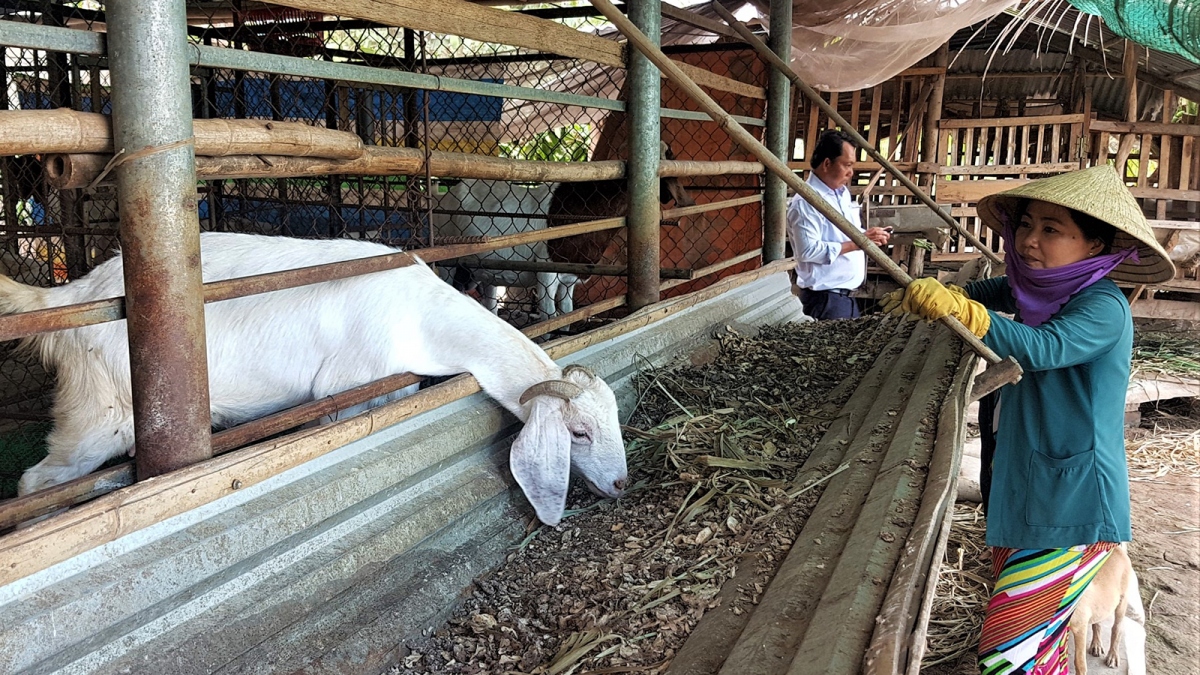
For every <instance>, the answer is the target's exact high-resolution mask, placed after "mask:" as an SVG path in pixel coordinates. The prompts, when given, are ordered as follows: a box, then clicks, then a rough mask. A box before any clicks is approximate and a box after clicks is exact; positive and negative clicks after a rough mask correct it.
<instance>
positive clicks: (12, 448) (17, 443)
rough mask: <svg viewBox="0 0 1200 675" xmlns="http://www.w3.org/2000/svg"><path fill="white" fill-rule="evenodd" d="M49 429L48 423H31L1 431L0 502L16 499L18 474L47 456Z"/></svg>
mask: <svg viewBox="0 0 1200 675" xmlns="http://www.w3.org/2000/svg"><path fill="white" fill-rule="evenodd" d="M50 427H51V424H50V423H49V422H30V423H24V424H20V425H18V426H17V427H15V428H10V429H7V430H5V431H2V432H0V499H11V498H12V497H16V496H17V481H18V480H20V478H21V474H22V473H25V469H28V468H29V467H31V466H33V465H34V464H37V463H38V462H40V461H42V458H43V457H45V456H46V436H47V435H48V434H49V433H50Z"/></svg>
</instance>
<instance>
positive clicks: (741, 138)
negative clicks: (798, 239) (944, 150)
mask: <svg viewBox="0 0 1200 675" xmlns="http://www.w3.org/2000/svg"><path fill="white" fill-rule="evenodd" d="M589 2H590V3H591V4H592V6H593V7H595V8H596V9H597V10H598V11H599V12H600V13H601V14H603V15H604V16H605V18H607V19H608V20H609V21H611V22H612V23H613V25H614V26H616V27H617V29H618V30H620V31H621V33H622V34H624V35H625V37H626V38H627V39H628V40H629V44H631V45H633V46H634V47H636V48H637V49H638V50H639V51H641V52H642V53H643V54H645V55H646V58H648V59H650V61H651V62H653V63H654V65H656V66H658V68H659V69H660V70H662V71H663V72H664V73H666V74H667V76H668V77H669V78H670V79H671V81H672V82H674V83H675V84H676V85H678V86H679V88H681V89H683V90H684V91H685V92H687V94H688V95H689V96H691V97H692V100H694V101H696V103H697V104H698V105H699V106H700V108H701V109H702V110H704V112H706V113H708V115H709V116H710V117H712V118H713V120H714V121H715V122H717V124H718V125H719V126H720V127H721V128H722V129H724V130H725V132H726V133H728V134H729V136H730V137H731V138H732V139H733V140H734V142H736V143H738V144H740V145H741V146H742V147H743V148H746V149H747V150H749V151H750V152H751V153H752V154H754V156H755V157H756V158H758V160H759V161H760V162H762V163H763V165H764V166H765V167H766V168H767V170H769V171H771V172H772V173H774V174H775V175H777V176H779V177H780V178H782V179H783V181H784V182H785V183H787V184H788V186H789V187H791V188H792V189H793V190H795V191H796V192H797V193H798V194H800V195H801V196H802V197H804V199H805V201H807V202H808V203H809V204H811V205H812V206H813V208H815V209H816V210H817V211H818V212H819V213H820V214H821V215H823V216H825V217H826V218H828V219H829V221H830V222H831V223H833V224H834V225H835V226H836V227H837V228H838V229H839V230H841V232H842V233H843V234H845V235H846V236H847V237H849V238H850V240H851V241H853V242H854V243H855V244H857V245H858V247H859V248H860V249H862V250H863V252H864V253H866V254H867V255H868V256H869V257H870V258H871V259H872V260H874V261H875V264H877V265H879V266H880V267H882V268H883V269H884V270H885V271H886V272H887V273H888V275H889V276H891V277H892V279H895V280H896V282H897V283H899V284H900V285H901V286H905V287H907V286H908V285H909V284H910V283H912V277H910V276H909V275H908V274H907V273H905V272H904V270H902V269H900V266H899V265H897V264H896V263H895V262H894V261H893V260H892V259H891V258H889V257H888V256H887V255H886V254H884V252H883V251H881V250H880V249H879V247H878V246H876V245H875V244H874V242H872V241H871V240H870V239H867V236H866V235H865V234H864V233H863V232H861V231H860V230H859V229H858V228H856V227H854V226H853V225H851V224H850V222H849V221H847V220H846V219H845V217H843V216H842V214H841V213H839V212H838V210H837V209H835V208H833V207H832V206H831V205H830V204H829V203H828V202H826V201H825V199H824V198H823V197H821V195H819V194H818V193H817V192H816V190H814V189H813V188H812V187H811V186H809V185H808V184H807V183H805V182H804V181H802V180H800V179H799V178H798V177H797V176H796V174H794V173H792V170H791V169H789V168H788V166H787V164H786V163H785V162H784V161H783V160H781V159H779V158H778V157H776V156H775V155H773V154H771V152H770V151H769V150H767V148H766V147H765V146H764V145H763V144H762V143H760V142H758V139H756V138H754V136H753V135H751V134H750V132H748V131H746V129H745V128H744V127H742V125H740V124H738V123H737V122H736V121H735V120H734V119H733V118H732V117H730V115H729V113H727V112H725V110H724V109H722V108H721V106H720V105H718V104H717V102H716V101H714V100H713V99H712V98H711V97H709V96H708V95H707V94H705V93H704V91H703V90H702V89H700V87H699V86H697V85H696V83H694V82H692V81H691V80H689V79H688V77H687V75H685V74H684V73H683V71H681V70H679V68H677V67H675V65H674V62H673V61H671V59H669V58H667V56H666V55H665V54H663V53H662V51H661V50H660V49H658V48H657V47H655V46H654V45H653V44H652V43H651V42H650V41H649V40H648V39H647V38H646V36H645V35H643V34H642V32H641V31H640V30H638V28H637V27H636V26H634V25H633V23H632V22H631V21H629V19H627V18H625V15H624V14H622V13H621V12H620V10H618V9H617V8H616V7H614V6H613V4H612V3H611V2H609V0H589ZM714 7H715V8H717V9H718V11H723V10H724V8H723V7H719V6H717V5H715V4H714ZM735 21H736V20H735ZM737 25H738V26H740V25H741V24H740V23H738V24H737ZM739 32H741V31H739ZM750 37H751V38H753V39H754V40H756V41H758V38H756V37H754V36H753V34H751V35H750ZM759 45H762V42H761V41H758V45H756V47H757V46H759ZM764 48H765V46H764ZM767 52H769V53H771V55H772V56H774V53H773V52H770V50H767ZM781 63H782V61H781ZM784 67H785V68H786V64H784ZM790 70H791V69H790V68H789V69H787V72H790ZM793 74H794V73H793ZM814 94H815V92H814ZM816 98H818V99H819V98H820V96H816ZM834 114H837V113H836V111H834ZM860 138H861V137H860ZM875 154H876V155H877V156H876V157H875V160H876V161H880V160H882V159H883V158H882V157H881V156H878V153H875ZM885 161H886V160H885ZM881 163H882V162H881ZM896 173H897V174H899V172H898V171H897V172H896ZM900 175H901V176H902V174H900ZM903 180H908V179H907V178H903ZM909 184H910V186H911V181H909ZM912 187H915V186H912ZM912 187H910V188H909V189H912ZM937 212H938V213H942V211H941V210H940V209H938V210H937ZM955 229H958V225H957V223H955ZM975 241H978V240H977V239H976V240H975ZM941 321H942V323H944V324H946V326H947V327H948V328H950V330H951V331H953V332H954V334H955V335H957V336H958V337H959V338H960V339H961V340H962V341H963V342H965V343H966V344H967V346H969V347H970V348H971V350H972V351H974V352H975V353H976V354H979V355H980V356H981V357H983V358H984V360H986V361H987V362H988V363H990V364H992V367H989V368H988V370H987V371H986V372H984V373H982V374H981V375H980V377H979V378H977V379H976V390H975V392H973V393H972V396H975V395H976V394H978V396H980V397H982V396H984V395H986V394H987V393H989V392H990V391H994V390H995V389H997V388H999V387H1001V386H1003V385H1005V384H1009V383H1012V382H1017V381H1019V380H1020V379H1021V372H1022V371H1021V366H1020V365H1018V364H1017V362H1016V360H1014V359H1013V358H1012V357H1009V358H1008V359H1005V360H1003V361H1002V360H1001V359H1000V356H999V355H997V354H996V352H994V351H992V350H991V349H990V348H989V347H988V346H987V345H985V344H983V341H982V340H980V339H979V338H978V337H977V336H976V335H975V334H974V333H972V332H971V331H969V330H967V327H966V326H964V325H962V322H960V321H959V320H958V319H957V318H955V317H953V316H950V315H946V316H944V317H942V319H941ZM989 373H990V377H989V376H988V375H989ZM980 380H984V385H985V387H991V389H986V388H985V389H981V388H980V387H979V381H980Z"/></svg>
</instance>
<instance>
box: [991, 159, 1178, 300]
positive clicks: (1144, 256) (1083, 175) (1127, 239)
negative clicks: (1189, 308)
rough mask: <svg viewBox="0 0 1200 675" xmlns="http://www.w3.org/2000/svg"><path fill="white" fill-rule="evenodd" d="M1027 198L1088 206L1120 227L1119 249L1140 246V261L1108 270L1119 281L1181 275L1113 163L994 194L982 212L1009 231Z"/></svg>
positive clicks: (1116, 245) (995, 225)
mask: <svg viewBox="0 0 1200 675" xmlns="http://www.w3.org/2000/svg"><path fill="white" fill-rule="evenodd" d="M1026 199H1037V200H1040V201H1043V202H1050V203H1051V204H1058V205H1059V206H1065V207H1067V208H1068V209H1075V210H1076V211H1082V212H1083V213H1086V214H1088V215H1090V216H1093V217H1095V218H1098V219H1100V220H1102V221H1104V222H1106V223H1108V224H1109V225H1112V226H1113V227H1115V228H1117V236H1116V238H1115V239H1114V240H1113V251H1114V252H1115V251H1119V250H1121V249H1125V248H1129V247H1131V246H1137V251H1138V258H1139V261H1138V262H1134V261H1133V260H1126V261H1125V262H1123V263H1121V264H1120V265H1119V266H1118V267H1117V268H1116V269H1115V270H1113V271H1112V272H1110V273H1109V274H1108V276H1109V277H1112V278H1113V279H1115V280H1116V281H1126V282H1129V283H1134V284H1156V283H1161V282H1163V281H1167V280H1168V279H1170V278H1172V277H1174V276H1175V265H1174V263H1172V262H1171V259H1170V257H1168V256H1167V252H1166V251H1164V250H1163V247H1162V246H1161V245H1160V244H1159V243H1158V239H1157V238H1155V236H1154V230H1152V229H1150V224H1149V223H1147V222H1146V217H1145V216H1144V215H1142V208H1141V207H1140V206H1138V203H1137V201H1136V200H1135V199H1134V198H1133V195H1131V194H1129V189H1128V188H1126V187H1125V184H1124V183H1122V182H1121V179H1120V177H1119V176H1117V171H1116V169H1114V168H1112V167H1111V166H1108V165H1104V166H1095V167H1092V168H1090V169H1084V170H1082V171H1071V172H1068V173H1064V174H1060V175H1057V176H1053V177H1050V178H1042V179H1040V180H1035V181H1030V182H1028V183H1026V184H1024V185H1022V186H1020V187H1016V188H1013V189H1011V190H1007V191H1005V192H1000V193H998V194H994V195H988V196H987V197H984V198H983V199H981V200H979V204H978V207H977V208H978V212H979V217H980V219H981V220H983V222H984V223H985V224H986V225H987V226H988V227H990V228H992V229H993V230H996V231H997V232H1003V231H1004V226H1005V225H1006V224H1007V223H1013V224H1014V226H1015V225H1016V224H1017V222H1018V219H1019V218H1020V217H1021V215H1023V214H1020V213H1017V209H1019V208H1021V202H1022V200H1026Z"/></svg>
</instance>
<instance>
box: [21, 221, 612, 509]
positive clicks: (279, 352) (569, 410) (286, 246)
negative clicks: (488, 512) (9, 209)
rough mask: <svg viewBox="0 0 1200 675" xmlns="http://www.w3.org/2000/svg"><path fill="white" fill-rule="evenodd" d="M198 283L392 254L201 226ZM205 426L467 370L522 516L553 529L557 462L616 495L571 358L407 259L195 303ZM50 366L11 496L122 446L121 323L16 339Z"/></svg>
mask: <svg viewBox="0 0 1200 675" xmlns="http://www.w3.org/2000/svg"><path fill="white" fill-rule="evenodd" d="M200 241H201V259H202V268H203V277H204V280H205V281H206V282H209V281H219V280H223V279H231V278H236V277H242V276H250V275H256V274H266V273H269V272H277V271H281V270H285V269H292V268H298V267H307V266H311V265H320V264H324V263H331V262H338V261H343V260H350V259H355V258H365V257H370V256H377V255H384V254H389V253H395V252H396V250H395V249H392V248H388V247H386V246H383V245H380V244H373V243H369V242H363V241H354V240H332V241H312V240H300V239H288V238H283V237H264V236H258V235H245V234H231V233H205V234H202V235H201V238H200ZM123 292H124V283H123V271H122V266H121V258H120V257H119V256H118V257H116V258H113V259H111V260H109V261H107V262H105V263H103V264H102V265H99V266H98V267H96V269H94V270H93V271H92V272H91V273H90V274H88V275H87V276H85V277H83V278H81V279H79V280H78V281H75V282H73V283H70V284H67V285H65V286H60V287H57V288H37V287H33V286H26V285H23V284H19V283H17V282H15V281H13V280H12V279H9V278H8V277H0V313H4V314H9V313H13V312H24V311H31V310H36V309H44V308H48V307H59V306H63V305H69V304H74V303H79V302H86V301H90V300H97V299H101V298H109V297H114V296H119V295H122V294H123ZM205 324H206V332H207V346H208V373H209V397H210V402H211V412H212V421H213V424H214V425H216V426H230V425H234V424H238V423H240V422H244V421H246V420H250V419H254V418H256V417H260V416H263V415H266V414H269V413H271V412H274V411H277V410H281V409H283V408H287V407H290V406H294V405H297V404H300V403H304V402H306V401H311V400H314V399H318V398H322V397H324V396H328V395H330V394H334V393H337V392H339V391H343V390H346V389H349V388H351V387H355V386H358V385H361V384H364V383H367V382H370V381H373V380H376V379H379V378H382V377H385V376H388V375H392V374H395V373H403V372H412V373H417V374H421V375H433V376H436V375H452V374H455V373H463V372H469V373H471V374H472V375H474V376H475V378H476V379H477V380H478V381H479V384H480V386H481V387H482V388H483V390H484V391H485V392H486V393H487V394H488V395H489V396H491V397H492V398H494V399H496V400H497V401H498V402H499V403H500V404H501V405H503V406H504V407H505V408H507V409H508V410H509V411H510V412H512V414H513V415H515V416H516V417H517V418H518V419H520V420H521V421H523V422H525V426H524V428H523V429H522V431H521V433H520V435H519V437H518V438H517V439H516V441H515V442H514V443H513V445H512V451H511V455H510V466H511V469H512V473H513V476H514V477H515V478H516V480H517V482H518V483H519V484H520V486H521V488H522V489H523V490H524V492H525V495H526V496H527V497H528V499H529V501H530V502H531V503H532V504H533V506H534V508H535V509H536V511H537V514H538V517H539V518H540V519H541V520H542V521H543V522H545V523H548V524H551V525H553V524H556V523H558V521H559V519H560V518H561V517H562V512H563V509H564V506H565V503H566V494H567V483H568V480H569V477H570V474H571V472H572V469H573V470H574V471H575V472H576V473H578V474H579V475H580V476H582V477H583V478H584V479H585V480H586V482H587V485H588V487H589V488H590V489H591V490H592V491H593V492H595V493H597V494H599V495H602V496H606V497H617V496H619V495H620V494H621V493H622V491H623V490H624V488H625V484H626V481H627V473H626V464H625V446H624V442H623V440H622V438H621V429H620V425H619V422H618V417H617V404H616V399H615V397H614V396H613V392H612V390H611V389H610V388H609V387H608V385H607V384H606V383H605V382H604V380H603V379H601V378H599V377H596V376H595V375H593V374H591V373H590V372H589V371H587V370H586V369H584V368H579V367H568V368H567V369H565V370H562V369H560V368H559V367H558V366H557V365H556V364H555V363H554V362H553V361H552V360H551V359H550V358H549V357H548V356H547V355H546V353H545V352H544V351H542V349H541V348H539V347H538V346H537V345H535V344H534V343H533V342H532V341H530V340H529V339H528V338H526V337H525V336H524V335H523V334H521V332H520V331H518V330H516V329H515V328H513V327H511V326H509V325H508V324H506V323H505V322H504V321H502V320H500V319H499V318H497V317H496V316H494V315H492V314H491V313H489V312H488V311H487V310H485V309H484V308H482V307H480V306H479V304H477V303H476V302H474V301H473V300H471V299H470V298H468V297H466V296H464V295H462V294H460V293H459V292H457V291H455V290H454V289H453V288H452V287H450V286H449V285H447V284H446V283H444V282H442V281H441V280H440V279H438V277H437V275H436V274H434V273H433V272H432V271H431V270H430V269H429V268H428V267H426V266H425V265H423V264H420V263H418V264H415V265H411V266H409V267H403V268H400V269H394V270H389V271H386V272H377V273H374V274H369V275H366V276H360V277H354V278H350V279H342V280H338V281H329V282H324V283H320V284H316V285H310V286H303V287H299V288H292V289H287V290H282V291H274V292H271V293H266V294H261V295H254V296H249V297H245V298H238V299H234V300H226V301H222V302H217V303H212V304H209V305H207V306H206V307H205ZM29 342H30V343H31V346H32V347H33V348H34V349H35V350H36V351H37V353H38V354H40V356H41V359H42V361H43V363H44V364H45V365H46V366H47V367H48V368H52V369H54V370H55V371H56V372H57V382H58V385H57V386H58V388H57V391H56V396H55V401H54V409H53V417H54V428H53V430H52V431H51V433H50V435H49V437H48V439H47V443H48V445H49V451H50V453H49V456H48V457H46V459H44V460H42V462H40V463H39V464H37V465H36V466H34V467H32V468H30V469H29V470H28V471H26V472H25V474H24V475H23V476H22V478H21V481H20V486H19V491H20V493H21V494H28V493H30V492H33V491H35V490H40V489H42V488H45V487H49V486H51V485H56V484H58V483H62V482H65V481H68V480H71V479H73V478H77V477H79V476H82V475H84V474H87V473H89V472H91V471H92V470H94V469H96V468H97V467H99V466H100V465H101V464H102V463H103V462H104V461H105V460H107V459H109V458H110V457H114V456H116V455H119V454H121V453H124V452H128V451H130V450H131V449H132V447H133V441H134V438H133V409H132V398H131V384H130V379H129V373H130V369H129V348H128V343H127V340H126V328H125V322H124V321H117V322H110V323H104V324H98V325H94V326H87V327H83V328H76V329H71V330H65V331H59V332H54V333H44V334H41V335H37V336H35V337H33V338H30V340H29Z"/></svg>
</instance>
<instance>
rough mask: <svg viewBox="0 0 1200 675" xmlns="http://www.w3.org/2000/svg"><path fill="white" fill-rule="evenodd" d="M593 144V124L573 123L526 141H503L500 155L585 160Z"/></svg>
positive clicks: (513, 157)
mask: <svg viewBox="0 0 1200 675" xmlns="http://www.w3.org/2000/svg"><path fill="white" fill-rule="evenodd" d="M591 145H592V126H591V125H590V124H572V125H569V126H565V127H561V128H559V129H551V130H549V131H544V132H542V133H540V134H536V135H535V136H534V137H533V138H531V139H529V140H527V141H525V142H524V143H513V144H508V143H501V144H500V156H501V157H507V158H509V159H525V160H532V161H541V162H585V161H587V158H588V149H589V148H590V147H591Z"/></svg>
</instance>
